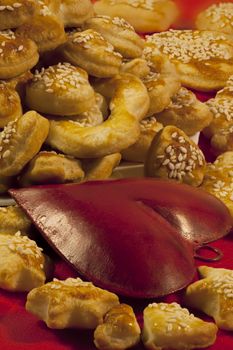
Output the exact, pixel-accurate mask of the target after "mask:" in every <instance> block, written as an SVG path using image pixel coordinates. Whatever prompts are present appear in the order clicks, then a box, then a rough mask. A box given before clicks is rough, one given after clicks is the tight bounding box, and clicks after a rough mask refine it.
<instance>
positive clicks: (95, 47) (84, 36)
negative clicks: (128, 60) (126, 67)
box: [59, 29, 122, 78]
mask: <svg viewBox="0 0 233 350" xmlns="http://www.w3.org/2000/svg"><path fill="white" fill-rule="evenodd" d="M59 52H60V53H61V54H62V56H63V58H64V60H66V61H67V62H70V63H72V64H73V65H75V66H79V67H81V68H83V69H85V70H86V71H87V73H88V74H90V75H93V76H95V77H99V78H108V77H112V76H114V75H116V74H118V73H119V70H120V66H121V62H122V56H121V54H119V52H116V51H114V48H113V46H112V45H111V44H110V43H109V42H107V41H106V40H105V39H104V38H103V37H102V35H101V34H99V33H97V32H95V31H94V30H92V29H88V30H85V31H83V32H79V31H74V32H71V33H70V34H69V35H68V40H67V42H66V43H65V44H64V45H62V46H61V48H60V49H59Z"/></svg>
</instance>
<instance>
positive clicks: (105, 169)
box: [82, 153, 121, 181]
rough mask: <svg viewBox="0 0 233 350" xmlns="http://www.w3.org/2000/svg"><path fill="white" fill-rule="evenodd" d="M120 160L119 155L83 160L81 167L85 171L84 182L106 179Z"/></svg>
mask: <svg viewBox="0 0 233 350" xmlns="http://www.w3.org/2000/svg"><path fill="white" fill-rule="evenodd" d="M120 160H121V154H120V153H113V154H109V155H108V156H104V157H101V158H97V159H83V161H82V166H83V169H84V171H85V179H84V180H85V181H89V180H104V179H108V178H109V177H110V176H111V175H112V172H113V170H114V168H115V167H117V166H118V165H119V163H120Z"/></svg>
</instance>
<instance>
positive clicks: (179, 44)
mask: <svg viewBox="0 0 233 350" xmlns="http://www.w3.org/2000/svg"><path fill="white" fill-rule="evenodd" d="M146 40H147V43H150V44H152V48H153V46H154V47H155V48H156V49H159V50H160V51H161V52H162V53H163V54H165V55H166V56H167V57H168V58H169V59H170V60H171V62H172V63H174V65H175V67H176V69H177V72H178V74H179V76H180V79H181V83H182V85H183V86H186V87H188V88H193V89H196V90H200V91H212V90H219V89H221V88H223V87H224V86H225V84H226V81H227V79H228V78H229V77H230V75H232V74H233V41H232V40H230V39H229V37H228V36H227V35H225V34H223V33H219V32H214V31H198V30H196V31H193V30H169V31H167V32H163V33H157V34H153V35H151V36H147V39H146Z"/></svg>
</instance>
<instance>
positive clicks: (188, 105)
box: [156, 87, 213, 136]
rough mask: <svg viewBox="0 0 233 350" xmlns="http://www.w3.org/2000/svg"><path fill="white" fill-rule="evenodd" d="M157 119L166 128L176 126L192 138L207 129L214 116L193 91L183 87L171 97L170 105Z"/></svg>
mask: <svg viewBox="0 0 233 350" xmlns="http://www.w3.org/2000/svg"><path fill="white" fill-rule="evenodd" d="M156 118H157V120H158V121H159V122H160V123H162V124H163V125H164V126H166V125H174V126H176V127H177V128H179V129H181V130H183V131H184V132H185V133H186V134H187V135H188V136H192V135H194V134H196V133H197V132H198V131H201V130H203V129H204V128H205V127H207V126H208V125H209V124H210V123H211V121H212V119H213V115H212V113H211V111H210V110H209V108H208V107H207V106H206V105H205V104H204V103H202V102H200V101H199V100H198V99H197V98H196V95H195V94H194V93H193V92H192V91H190V90H188V89H186V88H184V87H182V88H180V90H179V91H178V92H177V93H176V94H175V95H174V96H172V97H171V102H170V104H169V105H168V106H167V107H166V108H165V109H164V110H163V111H162V112H160V113H158V114H156Z"/></svg>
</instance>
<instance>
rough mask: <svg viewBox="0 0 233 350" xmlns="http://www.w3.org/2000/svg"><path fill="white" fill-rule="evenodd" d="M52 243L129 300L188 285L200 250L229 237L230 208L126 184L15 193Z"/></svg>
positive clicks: (176, 190)
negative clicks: (197, 252) (219, 239)
mask: <svg viewBox="0 0 233 350" xmlns="http://www.w3.org/2000/svg"><path fill="white" fill-rule="evenodd" d="M10 192H11V195H12V196H13V197H14V198H15V199H16V201H17V203H18V204H19V205H20V206H21V207H22V208H23V209H24V210H25V211H26V213H27V214H28V215H29V216H30V218H31V219H32V221H33V223H34V224H35V226H36V227H37V228H38V229H39V230H40V231H41V233H42V235H43V236H44V238H46V240H47V241H48V243H49V244H51V245H52V246H53V247H55V249H56V250H57V251H58V252H59V253H60V255H61V256H63V257H64V258H65V259H66V260H67V261H69V262H70V263H71V264H72V265H73V267H74V268H75V269H76V270H77V271H78V272H79V273H81V275H83V276H84V277H85V278H87V279H88V280H91V281H93V282H94V283H95V284H96V285H97V286H100V287H103V288H106V289H108V290H110V291H113V292H116V293H118V294H121V295H124V296H130V297H140V298H151V297H158V296H163V295H166V294H169V293H172V292H174V291H177V290H179V289H181V288H183V287H184V286H186V285H187V284H188V283H190V281H191V280H192V278H193V275H194V272H195V269H194V262H193V248H194V246H196V245H200V244H202V243H206V242H210V241H213V240H216V239H217V238H220V237H222V236H224V235H225V234H226V233H228V232H229V231H230V229H231V226H232V219H231V217H230V215H229V213H228V211H227V209H226V207H225V206H224V205H223V204H222V203H221V202H220V201H218V200H217V199H216V198H214V197H213V196H211V195H209V194H207V193H206V192H204V191H201V190H199V189H195V188H192V187H191V186H187V185H181V184H177V183H175V182H172V181H166V180H158V179H149V178H143V179H137V178H135V179H121V180H108V181H93V182H87V183H83V184H70V185H52V186H37V187H31V188H26V189H18V190H11V191H10Z"/></svg>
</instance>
